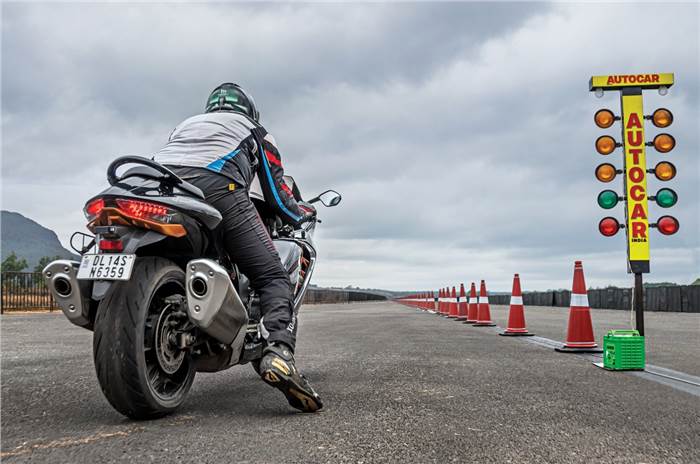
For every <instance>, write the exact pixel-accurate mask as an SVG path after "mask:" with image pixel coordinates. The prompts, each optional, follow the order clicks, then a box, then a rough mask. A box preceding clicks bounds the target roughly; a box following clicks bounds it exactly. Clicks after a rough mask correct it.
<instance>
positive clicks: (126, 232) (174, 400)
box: [43, 157, 341, 419]
mask: <svg viewBox="0 0 700 464" xmlns="http://www.w3.org/2000/svg"><path fill="white" fill-rule="evenodd" d="M126 164H132V165H135V166H134V167H132V168H131V169H128V170H127V171H126V172H124V173H123V174H122V175H118V174H117V170H118V169H119V168H120V167H121V166H123V165H126ZM107 179H108V181H109V184H110V187H108V188H107V189H106V190H104V191H103V192H101V193H100V194H99V195H97V196H96V197H94V198H92V199H90V200H89V201H88V202H87V204H86V206H85V215H86V216H87V219H88V229H90V231H92V232H93V233H94V237H93V236H86V235H85V234H77V235H83V236H84V237H88V242H89V243H87V244H86V245H85V244H83V245H85V246H80V247H77V248H78V251H79V252H80V254H81V255H82V256H81V260H80V261H70V260H57V261H54V262H52V263H50V264H49V265H48V266H46V268H45V269H44V271H43V273H44V278H45V279H46V282H47V285H48V288H49V290H50V291H51V293H52V294H53V296H54V298H55V300H56V302H57V303H58V305H59V306H60V307H61V309H62V310H63V313H64V314H65V315H66V317H67V318H68V319H69V320H70V321H71V322H72V323H73V324H75V325H78V326H80V327H84V328H86V329H88V330H92V331H93V332H94V333H93V357H94V362H95V370H96V372H97V378H98V381H99V383H100V386H101V388H102V392H103V393H104V395H105V397H106V398H107V400H108V401H109V402H110V404H111V405H112V406H113V407H114V408H115V409H116V410H117V411H119V412H120V413H122V414H124V415H126V416H128V417H131V418H134V419H147V418H155V417H159V416H162V415H165V414H168V413H170V412H172V411H174V410H175V409H177V407H178V406H179V405H180V404H182V402H183V401H184V399H185V397H186V396H187V393H188V391H189V389H190V386H191V385H192V382H193V380H194V377H195V374H196V372H197V371H203V372H216V371H220V370H224V369H227V368H229V367H231V366H234V365H236V364H245V363H249V362H250V363H252V364H253V367H254V368H255V369H256V370H257V366H258V364H259V362H260V358H261V356H262V350H263V338H262V336H261V332H260V325H259V321H260V314H261V312H260V307H259V299H258V297H257V295H256V293H255V291H254V290H252V289H251V288H250V286H249V282H248V279H247V278H246V276H245V275H243V274H241V273H240V272H238V269H237V268H236V265H235V263H231V262H230V261H229V259H228V257H227V256H226V255H225V252H223V251H222V250H223V247H222V246H221V239H222V237H221V236H220V235H219V234H220V232H219V229H218V228H217V226H218V224H219V223H220V222H221V215H220V214H219V212H218V211H217V210H216V209H214V208H213V207H211V206H209V205H208V204H207V203H206V202H205V201H204V196H203V194H202V192H201V191H200V190H199V189H198V188H197V187H195V186H193V185H191V184H189V183H187V182H185V181H184V180H182V179H180V178H179V177H178V176H177V175H175V174H174V173H173V172H172V171H170V170H169V169H167V168H165V167H164V166H161V165H159V164H157V163H155V162H153V161H151V160H148V159H146V158H140V157H123V158H119V159H117V160H115V161H114V162H113V163H112V164H111V165H110V166H109V169H108V171H107ZM285 181H287V182H288V183H290V184H293V179H291V178H289V179H285ZM292 190H293V191H294V192H297V194H298V189H292ZM299 199H300V198H299ZM340 200H341V196H340V194H338V193H337V192H335V191H332V190H329V191H326V192H324V193H323V194H321V195H319V196H317V197H315V198H314V199H312V200H310V201H309V202H310V203H314V202H318V201H320V202H322V203H323V204H324V205H326V206H335V205H337V204H338V203H339V202H340ZM265 222H266V224H267V225H268V230H269V232H270V235H271V237H272V238H273V242H274V243H275V246H276V247H277V250H278V252H279V254H280V258H281V260H282V263H283V264H284V266H285V268H286V269H287V271H288V273H289V277H290V280H291V282H292V288H293V290H294V311H295V312H296V311H298V309H299V306H300V305H301V302H302V300H303V298H304V294H305V293H306V290H307V288H308V284H309V281H310V279H311V275H312V273H313V269H314V266H315V263H316V248H315V246H314V243H313V232H314V230H315V227H316V224H317V223H318V222H320V221H319V220H318V219H317V218H315V217H314V218H313V219H311V220H310V221H308V222H307V223H305V224H304V225H303V226H302V227H301V228H299V229H296V230H295V229H293V228H291V227H289V226H282V224H281V221H279V219H277V218H274V217H266V218H265ZM77 235H74V238H76V237H77Z"/></svg>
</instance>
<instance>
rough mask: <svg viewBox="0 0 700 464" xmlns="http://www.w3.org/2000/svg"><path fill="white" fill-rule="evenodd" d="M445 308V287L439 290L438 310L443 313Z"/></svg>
mask: <svg viewBox="0 0 700 464" xmlns="http://www.w3.org/2000/svg"><path fill="white" fill-rule="evenodd" d="M444 309H445V289H444V288H441V289H440V290H438V310H437V313H438V314H440V315H442V313H443V312H444Z"/></svg>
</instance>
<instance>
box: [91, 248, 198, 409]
mask: <svg viewBox="0 0 700 464" xmlns="http://www.w3.org/2000/svg"><path fill="white" fill-rule="evenodd" d="M184 295H185V273H184V272H183V271H182V269H180V268H179V267H177V266H176V265H174V264H173V263H172V262H171V261H169V260H166V259H163V258H155V257H145V258H137V260H136V263H135V264H134V270H133V274H132V276H131V279H130V280H128V281H124V282H115V283H114V284H113V285H112V286H111V288H110V289H109V291H108V292H107V295H105V297H104V299H103V300H102V301H101V302H100V305H99V307H98V309H97V317H96V319H95V330H94V338H93V356H94V360H95V370H96V371H97V379H98V380H99V382H100V387H101V388H102V392H103V393H104V395H105V397H106V398H107V400H108V401H109V403H110V404H111V405H112V406H113V407H114V408H115V409H116V410H117V411H119V412H120V413H122V414H124V415H125V416H128V417H131V418H133V419H151V418H156V417H160V416H163V415H166V414H168V413H171V412H173V411H174V410H175V409H176V408H177V407H178V406H180V404H182V402H183V401H184V400H185V397H186V396H187V392H188V391H189V389H190V387H191V386H192V382H193V380H194V376H195V368H194V362H193V361H192V359H191V357H190V354H189V353H188V352H186V351H184V350H180V349H179V348H178V347H177V345H176V341H177V339H176V336H175V332H176V331H177V329H178V328H179V327H181V326H182V325H183V324H185V323H186V322H187V321H186V319H187V316H186V314H184V313H183V312H182V311H181V309H180V308H179V307H177V305H175V304H173V303H172V297H176V296H184ZM168 300H169V301H168Z"/></svg>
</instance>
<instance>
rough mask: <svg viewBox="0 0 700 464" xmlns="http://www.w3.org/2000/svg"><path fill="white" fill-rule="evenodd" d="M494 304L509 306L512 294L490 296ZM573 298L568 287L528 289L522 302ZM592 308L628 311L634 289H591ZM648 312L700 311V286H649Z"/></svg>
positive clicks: (545, 303) (560, 301)
mask: <svg viewBox="0 0 700 464" xmlns="http://www.w3.org/2000/svg"><path fill="white" fill-rule="evenodd" d="M489 300H490V301H491V302H492V303H493V304H497V305H507V304H509V303H510V295H490V296H489ZM570 300H571V292H570V291H569V290H559V291H547V292H525V293H523V303H524V304H525V305H526V306H528V305H529V306H559V307H564V308H566V307H568V306H569V302H570ZM588 302H589V304H590V306H591V308H599V309H621V310H629V309H630V308H631V307H632V289H631V288H617V287H610V288H596V289H590V290H588ZM644 309H645V311H668V312H684V313H700V285H676V286H668V287H647V288H645V289H644Z"/></svg>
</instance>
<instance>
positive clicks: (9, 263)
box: [0, 251, 62, 272]
mask: <svg viewBox="0 0 700 464" xmlns="http://www.w3.org/2000/svg"><path fill="white" fill-rule="evenodd" d="M61 258H62V257H61V256H58V255H56V256H44V257H42V258H41V259H40V260H39V262H38V263H37V265H36V266H34V270H33V271H27V270H26V269H27V268H29V264H28V263H27V260H26V259H24V258H20V257H18V256H17V254H16V253H15V252H14V251H13V252H12V253H10V254H9V255H8V256H7V258H5V259H3V260H2V263H1V264H0V271H2V272H41V271H43V270H44V268H45V267H46V265H47V264H49V263H50V262H51V261H55V260H57V259H61Z"/></svg>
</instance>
